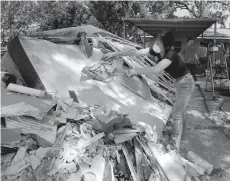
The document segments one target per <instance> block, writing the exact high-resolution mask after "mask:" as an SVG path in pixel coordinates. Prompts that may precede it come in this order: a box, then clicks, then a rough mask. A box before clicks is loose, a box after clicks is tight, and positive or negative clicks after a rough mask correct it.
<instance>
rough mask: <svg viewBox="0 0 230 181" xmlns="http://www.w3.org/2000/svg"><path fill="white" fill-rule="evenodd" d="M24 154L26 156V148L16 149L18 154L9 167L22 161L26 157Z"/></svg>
mask: <svg viewBox="0 0 230 181" xmlns="http://www.w3.org/2000/svg"><path fill="white" fill-rule="evenodd" d="M26 154H27V153H26V147H20V148H19V149H18V152H17V153H16V155H15V157H14V159H13V161H12V164H11V165H14V164H17V163H19V162H21V161H23V160H24V159H25V157H26Z"/></svg>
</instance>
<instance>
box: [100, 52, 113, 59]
mask: <svg viewBox="0 0 230 181" xmlns="http://www.w3.org/2000/svg"><path fill="white" fill-rule="evenodd" d="M112 57H114V55H113V53H106V54H104V55H103V56H102V58H101V60H109V59H110V58H112Z"/></svg>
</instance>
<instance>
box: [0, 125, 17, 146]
mask: <svg viewBox="0 0 230 181" xmlns="http://www.w3.org/2000/svg"><path fill="white" fill-rule="evenodd" d="M21 132H22V129H21V128H2V129H1V144H2V145H5V144H14V143H19V142H20V134H21Z"/></svg>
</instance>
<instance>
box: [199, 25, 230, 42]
mask: <svg viewBox="0 0 230 181" xmlns="http://www.w3.org/2000/svg"><path fill="white" fill-rule="evenodd" d="M198 38H202V35H200V36H199V37H198ZM213 38H214V29H213V28H209V29H207V30H206V31H205V32H204V33H203V39H213ZM216 39H218V40H228V41H229V40H230V29H229V28H217V29H216Z"/></svg>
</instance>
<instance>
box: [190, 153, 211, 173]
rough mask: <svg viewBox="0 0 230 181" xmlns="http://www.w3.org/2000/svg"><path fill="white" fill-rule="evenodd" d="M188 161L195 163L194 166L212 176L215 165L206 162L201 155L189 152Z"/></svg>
mask: <svg viewBox="0 0 230 181" xmlns="http://www.w3.org/2000/svg"><path fill="white" fill-rule="evenodd" d="M187 159H188V160H189V161H191V162H193V163H194V164H196V165H198V166H200V167H202V168H204V170H205V172H206V173H207V174H210V173H211V172H212V170H213V165H211V164H210V163H208V162H207V161H206V160H204V159H203V158H202V157H200V156H199V155H197V154H196V153H194V152H192V151H189V152H188V154H187Z"/></svg>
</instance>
